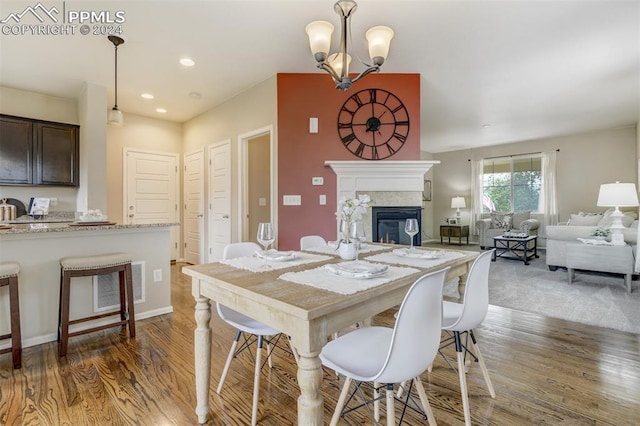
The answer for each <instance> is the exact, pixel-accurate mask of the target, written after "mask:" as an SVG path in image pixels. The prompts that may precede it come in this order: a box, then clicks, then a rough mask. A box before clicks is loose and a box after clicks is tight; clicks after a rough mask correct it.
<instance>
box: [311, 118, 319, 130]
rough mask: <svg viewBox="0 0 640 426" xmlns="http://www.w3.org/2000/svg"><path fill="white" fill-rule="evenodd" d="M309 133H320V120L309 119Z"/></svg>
mask: <svg viewBox="0 0 640 426" xmlns="http://www.w3.org/2000/svg"><path fill="white" fill-rule="evenodd" d="M309 133H318V118H317V117H311V118H309Z"/></svg>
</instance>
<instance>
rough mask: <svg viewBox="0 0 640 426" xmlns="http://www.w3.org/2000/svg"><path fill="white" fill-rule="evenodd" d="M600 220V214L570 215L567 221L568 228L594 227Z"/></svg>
mask: <svg viewBox="0 0 640 426" xmlns="http://www.w3.org/2000/svg"><path fill="white" fill-rule="evenodd" d="M580 213H582V212H580ZM602 218H603V216H602V215H601V214H590V215H583V214H572V215H571V216H570V219H569V226H596V225H598V223H599V222H600V221H601V220H602Z"/></svg>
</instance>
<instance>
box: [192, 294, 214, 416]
mask: <svg viewBox="0 0 640 426" xmlns="http://www.w3.org/2000/svg"><path fill="white" fill-rule="evenodd" d="M195 299H196V308H195V319H196V330H195V332H194V356H195V374H196V415H197V416H198V423H200V424H203V423H206V422H207V415H208V414H209V384H210V381H211V326H210V325H209V321H210V320H211V301H210V300H209V299H208V298H206V297H202V296H199V295H198V296H195Z"/></svg>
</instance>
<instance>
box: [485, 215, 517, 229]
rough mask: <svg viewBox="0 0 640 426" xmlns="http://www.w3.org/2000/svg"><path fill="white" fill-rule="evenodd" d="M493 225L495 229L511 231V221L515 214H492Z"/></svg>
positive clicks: (491, 226)
mask: <svg viewBox="0 0 640 426" xmlns="http://www.w3.org/2000/svg"><path fill="white" fill-rule="evenodd" d="M490 215H491V225H490V226H489V227H490V228H493V229H509V227H510V226H511V220H512V219H513V213H498V212H491V213H490Z"/></svg>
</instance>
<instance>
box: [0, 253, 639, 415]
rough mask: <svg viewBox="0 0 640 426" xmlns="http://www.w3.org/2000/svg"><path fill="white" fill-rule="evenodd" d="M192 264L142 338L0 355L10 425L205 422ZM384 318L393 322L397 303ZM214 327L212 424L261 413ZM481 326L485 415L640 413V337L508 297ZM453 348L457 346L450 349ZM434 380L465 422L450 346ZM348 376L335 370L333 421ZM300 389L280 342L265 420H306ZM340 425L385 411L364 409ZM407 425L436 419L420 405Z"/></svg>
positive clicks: (327, 377) (475, 402) (478, 394)
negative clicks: (198, 409)
mask: <svg viewBox="0 0 640 426" xmlns="http://www.w3.org/2000/svg"><path fill="white" fill-rule="evenodd" d="M182 266H183V265H182V264H178V265H174V266H172V303H173V307H174V310H175V311H174V312H173V313H172V314H168V315H163V316H160V317H155V318H150V319H146V320H141V321H138V322H137V324H136V325H137V337H136V338H135V340H129V339H128V338H127V334H126V332H124V333H123V332H121V330H120V329H111V330H105V331H100V332H96V333H92V334H88V335H84V336H78V337H75V338H72V339H70V341H69V349H68V355H67V358H66V359H65V360H59V359H58V356H57V345H56V344H54V343H48V344H44V345H40V346H36V347H31V348H26V349H24V351H23V361H22V369H21V370H15V371H14V370H13V369H12V363H11V356H10V355H8V354H5V355H2V356H0V424H1V425H23V424H24V425H27V424H29V425H58V424H68V425H106V424H108V425H129V424H143V425H171V424H177V425H189V424H196V423H197V422H196V416H195V414H194V407H195V390H194V374H193V330H194V324H195V322H194V319H193V306H194V301H193V298H192V297H191V294H190V281H189V280H188V279H187V278H186V277H185V276H184V275H182V274H181V273H180V272H179V271H180V268H181V267H182ZM21 313H23V312H21ZM3 314H4V313H3ZM24 314H27V315H28V310H26V311H25V312H24V313H23V315H24ZM374 322H375V323H378V324H385V325H391V324H392V323H393V311H388V312H385V313H383V314H381V315H379V316H377V317H376V318H375V319H374ZM212 327H213V332H214V335H213V347H212V356H213V360H212V381H211V398H210V401H211V412H210V415H209V424H211V425H246V424H249V423H250V419H251V395H252V382H253V374H252V373H253V360H252V359H251V358H250V357H249V356H248V355H247V354H242V355H241V356H240V357H239V358H238V359H237V360H235V361H234V363H233V364H232V367H231V370H230V372H229V375H228V376H227V381H226V382H225V387H224V389H223V391H222V394H221V395H217V394H216V393H215V388H216V386H217V384H218V379H219V377H220V373H221V371H222V367H223V365H224V360H225V358H226V355H227V351H228V349H229V346H230V344H231V341H232V339H233V332H234V331H233V329H231V328H230V327H229V326H227V325H226V324H224V323H222V322H221V321H220V320H219V318H218V317H217V315H215V314H214V315H213V316H212ZM476 336H477V337H478V341H479V344H480V347H481V349H482V352H483V355H484V358H485V362H486V363H487V367H488V369H489V372H490V374H491V378H492V380H493V384H494V387H495V390H496V394H497V397H496V398H495V399H491V397H490V396H489V392H488V390H487V389H486V387H485V386H484V381H483V379H482V374H481V371H480V368H479V366H478V365H477V364H475V363H474V364H472V365H471V366H470V371H469V373H468V387H469V400H470V407H471V417H472V421H473V423H474V424H484V425H510V426H511V425H541V424H545V425H547V424H570V425H583V424H584V425H591V424H598V425H636V424H638V421H639V419H640V398H639V397H638V395H640V336H638V335H634V334H629V333H623V332H617V331H613V330H608V329H602V328H597V327H591V326H586V325H581V324H577V323H571V322H566V321H561V320H556V319H549V318H544V317H541V316H537V315H533V314H528V313H523V312H517V311H512V310H509V309H504V308H499V307H491V309H490V311H489V315H488V317H487V319H486V320H485V322H484V324H483V326H482V327H481V328H480V329H478V330H477V331H476ZM446 353H448V354H449V355H450V356H451V357H452V358H453V357H454V355H453V354H452V353H451V350H450V349H447V351H446ZM422 379H423V383H424V386H425V389H426V391H427V394H428V396H429V401H430V403H431V406H432V408H433V410H434V413H435V417H436V420H437V421H438V423H439V424H440V425H460V424H463V416H462V406H461V400H460V394H459V385H458V380H457V375H456V373H455V372H454V371H453V370H451V369H450V368H449V367H448V366H447V364H446V363H445V362H444V360H443V359H442V358H441V357H438V358H436V362H435V364H434V369H433V372H432V373H424V374H423V376H422ZM340 386H341V383H340V382H338V381H337V380H336V378H335V375H334V374H332V372H331V371H325V374H324V379H323V385H322V394H323V396H324V398H325V421H326V423H328V422H329V420H330V418H331V414H332V411H333V407H334V406H335V403H336V399H337V397H338V395H339V391H340ZM297 396H298V387H297V384H296V367H295V363H294V361H293V358H292V357H291V356H289V355H287V354H283V355H280V354H279V353H278V352H276V358H275V360H274V367H273V369H271V370H269V369H268V368H265V369H264V370H263V376H262V379H261V389H260V404H259V412H258V419H259V424H262V425H291V424H295V421H296V398H297ZM397 411H398V412H399V410H397ZM383 416H384V415H383ZM383 422H384V420H383ZM340 424H346V425H361V424H373V422H372V421H371V420H370V419H369V418H368V417H367V414H366V411H362V410H359V411H357V412H353V413H350V414H348V415H347V416H346V417H345V419H344V420H343V421H342V422H341V423H340ZM403 424H407V425H418V424H420V425H424V424H426V422H425V421H424V420H423V419H421V418H420V417H419V416H417V415H415V414H413V413H410V412H409V413H408V414H407V415H405V422H404V423H403Z"/></svg>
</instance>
